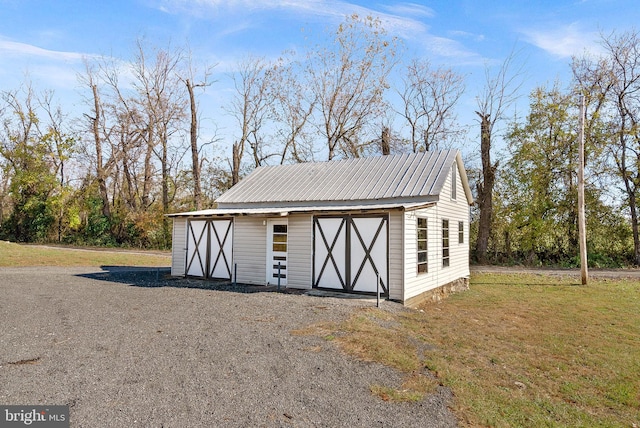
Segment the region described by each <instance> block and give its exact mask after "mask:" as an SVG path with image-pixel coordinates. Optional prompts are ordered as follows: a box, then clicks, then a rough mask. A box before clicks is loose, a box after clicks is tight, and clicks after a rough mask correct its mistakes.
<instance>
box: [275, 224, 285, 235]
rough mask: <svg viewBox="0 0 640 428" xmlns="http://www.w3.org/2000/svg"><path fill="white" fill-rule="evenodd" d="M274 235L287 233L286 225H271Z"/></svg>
mask: <svg viewBox="0 0 640 428" xmlns="http://www.w3.org/2000/svg"><path fill="white" fill-rule="evenodd" d="M273 232H274V233H287V225H286V224H274V225H273Z"/></svg>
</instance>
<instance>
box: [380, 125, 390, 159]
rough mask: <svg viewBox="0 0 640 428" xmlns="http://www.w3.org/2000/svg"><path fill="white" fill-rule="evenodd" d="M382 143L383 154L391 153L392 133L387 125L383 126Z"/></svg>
mask: <svg viewBox="0 0 640 428" xmlns="http://www.w3.org/2000/svg"><path fill="white" fill-rule="evenodd" d="M380 145H381V149H382V155H383V156H387V155H390V154H391V133H390V132H389V128H387V127H386V126H385V127H384V128H382V136H381V138H380Z"/></svg>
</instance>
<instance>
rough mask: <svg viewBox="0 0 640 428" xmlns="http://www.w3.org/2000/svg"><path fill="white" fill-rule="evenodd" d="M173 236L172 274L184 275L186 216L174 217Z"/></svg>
mask: <svg viewBox="0 0 640 428" xmlns="http://www.w3.org/2000/svg"><path fill="white" fill-rule="evenodd" d="M171 238H172V239H171V276H184V268H185V263H186V260H185V259H186V257H187V219H186V218H184V217H174V219H173V232H172V235H171Z"/></svg>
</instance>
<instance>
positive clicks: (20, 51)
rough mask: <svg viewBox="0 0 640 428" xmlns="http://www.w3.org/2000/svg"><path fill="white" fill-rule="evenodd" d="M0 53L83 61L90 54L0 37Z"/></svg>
mask: <svg viewBox="0 0 640 428" xmlns="http://www.w3.org/2000/svg"><path fill="white" fill-rule="evenodd" d="M0 53H2V54H3V55H14V56H28V57H33V58H46V59H52V60H58V61H81V60H82V59H83V58H85V57H87V56H90V55H87V54H84V53H80V52H63V51H54V50H48V49H43V48H40V47H38V46H34V45H30V44H27V43H21V42H15V41H12V40H7V39H5V38H1V37H0Z"/></svg>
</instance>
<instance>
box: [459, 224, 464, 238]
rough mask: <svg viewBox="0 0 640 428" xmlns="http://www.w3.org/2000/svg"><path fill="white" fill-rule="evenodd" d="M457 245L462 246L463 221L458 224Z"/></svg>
mask: <svg viewBox="0 0 640 428" xmlns="http://www.w3.org/2000/svg"><path fill="white" fill-rule="evenodd" d="M458 244H464V221H459V222H458Z"/></svg>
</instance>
